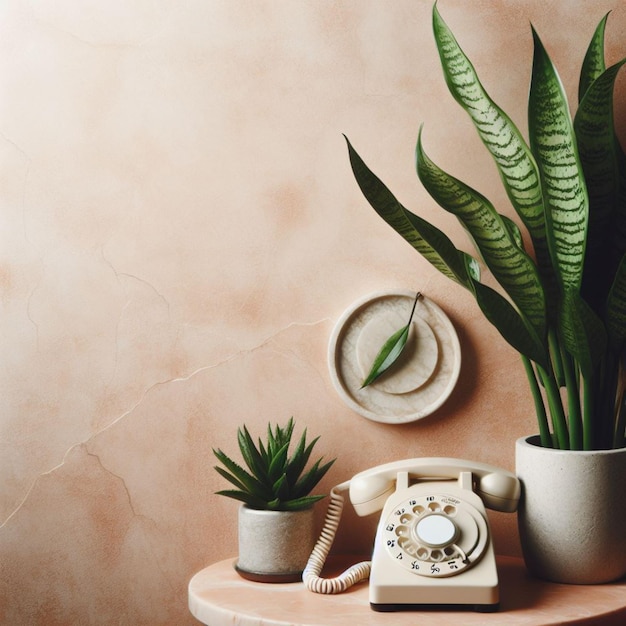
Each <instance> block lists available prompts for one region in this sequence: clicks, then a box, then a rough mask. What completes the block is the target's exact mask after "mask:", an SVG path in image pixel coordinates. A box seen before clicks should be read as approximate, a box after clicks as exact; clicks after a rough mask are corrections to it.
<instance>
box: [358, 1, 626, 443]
mask: <svg viewBox="0 0 626 626" xmlns="http://www.w3.org/2000/svg"><path fill="white" fill-rule="evenodd" d="M607 18H608V14H607V15H605V16H604V17H603V18H602V20H601V21H600V23H599V25H598V27H597V28H596V30H595V32H594V34H593V37H592V39H591V43H590V44H589V47H588V49H587V52H586V55H585V59H584V62H583V66H582V69H581V74H580V81H579V103H578V107H577V111H576V114H575V117H574V119H573V120H572V118H571V116H570V111H569V105H568V102H567V98H566V95H565V92H564V89H563V86H562V83H561V80H560V78H559V75H558V73H557V70H556V68H555V67H554V65H553V63H552V61H551V59H550V57H549V55H548V53H547V52H546V49H545V48H544V46H543V44H542V42H541V39H540V38H539V36H538V34H537V33H536V32H535V30H534V29H532V37H533V43H534V52H533V64H532V76H531V85H530V93H529V96H528V136H529V141H528V142H526V140H525V139H524V137H523V136H522V133H521V132H520V131H519V130H518V128H517V126H516V125H515V124H514V123H513V121H512V120H511V119H510V118H509V116H508V115H507V114H506V113H505V112H504V111H503V110H502V109H501V108H500V107H499V106H498V105H497V104H496V103H495V102H494V101H493V100H492V99H491V97H490V96H489V95H488V93H487V91H486V90H485V89H484V87H483V85H482V83H481V82H480V80H479V78H478V75H477V73H476V70H475V69H474V67H473V65H472V63H471V62H470V60H469V59H468V58H467V56H466V55H465V53H464V52H463V50H462V49H461V47H460V45H459V44H458V42H457V40H456V38H455V37H454V35H453V33H452V31H451V30H450V29H449V28H448V26H447V25H446V23H445V22H444V20H443V19H442V18H441V15H440V14H439V12H438V10H437V7H436V5H435V6H434V7H433V31H434V36H435V42H436V45H437V49H438V51H439V56H440V59H441V63H442V67H443V74H444V77H445V79H446V82H447V85H448V88H449V90H450V92H451V94H452V96H453V97H454V98H455V99H456V101H457V102H458V103H459V104H460V105H461V107H462V108H463V110H464V111H465V112H466V113H467V114H468V115H469V116H470V118H471V120H472V122H473V123H474V125H475V127H476V130H477V132H478V134H479V136H480V138H481V139H482V142H483V144H484V145H485V147H486V148H487V150H488V151H489V153H490V154H491V156H492V157H493V159H494V161H495V164H496V167H497V169H498V172H499V174H500V178H501V181H502V184H503V186H504V189H505V190H506V192H507V195H508V198H509V200H510V202H511V205H512V207H513V209H514V210H515V213H516V214H517V216H518V218H519V220H520V221H521V224H522V226H523V227H524V228H525V229H526V231H527V235H528V237H526V238H525V237H524V236H523V234H522V231H521V228H520V226H519V225H518V224H517V223H516V222H515V221H514V220H512V219H510V218H509V217H507V216H505V215H502V214H500V213H499V212H498V211H497V210H496V208H495V207H494V206H493V204H492V203H491V202H490V201H489V200H488V199H487V198H486V197H484V196H483V195H482V194H480V193H479V192H478V191H476V190H475V189H473V188H472V187H470V186H469V185H467V184H466V183H464V182H462V181H461V180H458V179H457V178H455V177H453V176H452V175H450V174H449V173H447V172H446V171H444V170H443V169H441V168H440V167H439V166H438V165H436V164H435V163H434V162H433V161H432V160H431V159H430V158H429V157H428V155H427V154H426V152H425V150H424V146H423V139H422V135H423V128H420V132H419V136H418V140H417V147H416V169H417V175H418V177H419V179H420V181H421V182H422V184H423V185H424V187H425V189H426V190H427V191H428V193H429V194H430V195H431V196H432V198H433V199H434V200H435V201H436V202H437V203H438V204H439V205H440V206H441V207H442V208H443V209H445V210H446V211H449V212H450V213H452V214H454V215H455V216H456V217H457V218H458V219H459V220H460V222H461V223H462V224H463V226H464V228H465V229H466V231H467V232H468V234H469V235H470V238H471V240H472V241H473V243H474V245H475V246H476V248H477V250H478V252H479V255H480V258H481V259H482V261H483V262H484V265H485V266H486V267H487V268H488V270H489V271H490V272H491V273H492V275H493V276H494V278H495V279H496V281H497V283H498V284H499V286H500V287H499V288H498V289H494V288H492V287H490V286H488V285H486V284H485V283H484V282H481V272H480V264H479V262H478V261H477V260H476V259H475V258H474V257H473V256H471V255H469V254H468V253H466V252H464V251H462V250H460V249H458V248H457V247H456V246H455V245H454V243H453V242H452V241H451V240H450V239H449V238H448V237H447V236H446V235H445V234H444V233H443V232H442V231H440V230H439V229H437V228H436V227H435V226H433V225H432V224H430V223H428V222H427V221H426V220H424V219H423V218H421V217H419V216H418V215H416V214H414V213H412V212H410V211H409V210H408V209H406V208H405V207H404V206H403V205H402V204H401V203H400V202H399V201H398V200H397V199H396V197H395V196H394V195H393V194H392V193H391V191H390V190H389V189H388V188H387V187H386V186H385V184H384V183H383V182H382V181H381V180H380V179H379V178H378V177H377V176H376V175H375V174H374V173H373V172H372V171H371V170H370V169H369V167H368V166H367V165H366V164H365V163H364V161H363V160H362V159H361V157H360V156H359V154H358V153H357V152H356V150H355V149H354V148H353V146H352V145H351V143H350V141H349V140H348V139H347V138H346V141H347V143H348V152H349V157H350V162H351V166H352V170H353V172H354V175H355V178H356V180H357V182H358V184H359V186H360V188H361V191H362V192H363V194H364V196H365V197H366V199H367V200H368V201H369V203H370V204H371V206H372V207H373V208H374V210H375V211H376V212H377V213H378V214H379V215H380V216H381V217H382V218H383V219H384V220H385V221H386V222H387V223H388V224H389V225H390V226H391V227H392V228H394V229H395V230H396V231H397V232H398V233H399V234H400V235H402V237H404V239H406V240H407V241H408V242H409V243H410V244H411V245H412V246H413V247H414V248H415V249H416V250H417V251H418V252H420V253H421V254H422V255H423V256H424V257H425V258H426V259H427V260H428V261H429V262H430V263H432V264H433V265H434V266H435V267H436V268H437V269H438V270H439V271H441V272H442V273H443V274H444V275H446V276H447V277H448V278H450V279H451V280H453V281H455V282H456V283H458V284H459V285H461V286H463V287H465V288H466V289H468V290H469V291H470V292H471V293H472V294H473V295H474V296H475V298H476V302H477V304H478V306H479V308H480V309H481V311H482V312H483V314H484V315H485V317H486V318H487V319H488V320H489V322H491V323H492V324H493V325H494V326H495V327H496V328H497V330H498V331H499V332H500V334H501V335H502V336H503V337H504V339H505V340H506V341H507V342H508V343H509V344H510V345H511V346H512V347H513V348H515V349H516V350H517V351H518V352H519V353H520V355H521V358H522V361H523V364H524V369H525V372H526V375H527V377H528V381H529V384H530V389H531V392H532V395H533V398H534V404H535V410H536V414H537V419H538V425H539V433H540V436H541V444H542V445H543V446H545V447H558V448H561V449H587V450H589V449H604V448H611V447H622V446H624V445H626V441H625V437H624V434H625V433H624V429H625V422H626V418H625V417H624V413H625V411H624V409H622V404H626V402H624V403H623V402H622V401H623V395H624V394H623V391H624V386H626V385H625V384H624V381H623V378H624V377H625V372H624V367H623V366H622V365H621V362H622V360H624V359H623V357H624V339H625V338H626V256H625V253H626V157H625V156H624V153H623V151H622V148H621V146H620V144H619V141H618V140H617V137H616V134H615V130H614V123H613V90H614V89H613V88H614V84H615V79H616V76H617V74H618V72H619V70H620V68H621V67H622V65H623V64H624V63H625V62H626V59H623V60H621V61H619V62H618V63H615V64H614V65H612V66H611V67H608V68H607V67H606V66H605V60H604V33H605V27H606V23H607ZM528 239H529V240H530V242H531V243H532V252H527V251H526V250H525V249H524V241H525V240H528ZM562 389H564V390H565V393H561V390H562Z"/></svg>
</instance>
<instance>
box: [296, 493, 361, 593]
mask: <svg viewBox="0 0 626 626" xmlns="http://www.w3.org/2000/svg"><path fill="white" fill-rule="evenodd" d="M349 486H350V482H349V481H348V482H346V483H342V484H341V485H337V486H336V487H333V488H332V489H331V491H330V502H329V504H328V510H327V512H326V519H325V520H324V527H323V529H322V532H321V534H320V537H319V539H318V540H317V543H316V544H315V547H314V548H313V552H311V556H310V557H309V561H308V563H307V564H306V567H305V568H304V571H303V572H302V581H303V582H304V584H305V586H306V588H307V589H309V591H313V592H315V593H327V594H330V593H341V592H342V591H345V590H346V589H348V588H349V587H352V585H354V584H356V583H358V582H360V581H362V580H366V579H367V578H369V575H370V568H371V561H362V562H361V563H357V564H355V565H353V566H352V567H349V568H348V569H347V570H346V571H345V572H343V573H342V574H340V575H339V576H337V577H335V578H321V577H320V574H321V572H322V569H323V568H324V564H325V563H326V559H327V557H328V553H329V552H330V549H331V547H332V545H333V542H334V540H335V536H336V534H337V528H338V527H339V520H340V519H341V513H342V511H343V502H344V499H343V496H342V495H341V493H340V492H341V491H346V490H347V489H348V488H349Z"/></svg>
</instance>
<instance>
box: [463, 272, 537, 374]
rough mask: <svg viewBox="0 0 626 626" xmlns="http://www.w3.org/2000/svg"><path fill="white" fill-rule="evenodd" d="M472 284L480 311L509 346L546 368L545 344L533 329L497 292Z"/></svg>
mask: <svg viewBox="0 0 626 626" xmlns="http://www.w3.org/2000/svg"><path fill="white" fill-rule="evenodd" d="M472 283H473V285H472V291H473V293H474V296H475V298H476V302H477V303H478V306H479V307H480V310H481V311H482V312H483V315H484V316H485V317H486V318H487V319H488V320H489V321H490V322H491V323H492V324H493V325H494V326H495V327H496V329H497V330H498V332H499V333H500V334H501V335H502V337H503V338H504V339H505V340H506V341H507V342H508V343H509V345H511V346H512V347H513V348H515V350H517V351H518V352H519V353H520V354H523V355H524V356H525V357H527V358H528V359H530V360H531V361H534V362H535V363H539V365H541V366H542V367H546V365H547V363H548V357H547V348H546V344H545V341H544V340H543V339H542V338H540V337H539V336H538V335H537V333H536V331H535V329H534V328H533V327H532V326H531V325H530V324H528V322H526V321H525V320H524V319H523V318H522V317H521V316H520V315H519V313H518V312H517V310H516V309H515V307H513V305H511V303H510V302H509V301H508V300H507V299H506V298H504V297H503V296H502V295H501V294H499V293H498V292H497V291H495V290H494V289H492V288H491V287H489V286H488V285H484V284H482V283H480V282H478V281H472Z"/></svg>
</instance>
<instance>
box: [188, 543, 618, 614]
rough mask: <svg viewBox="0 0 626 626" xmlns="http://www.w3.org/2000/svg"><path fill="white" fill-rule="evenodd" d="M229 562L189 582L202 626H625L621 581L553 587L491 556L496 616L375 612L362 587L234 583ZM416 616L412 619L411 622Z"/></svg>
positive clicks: (338, 560)
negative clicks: (318, 589) (331, 589)
mask: <svg viewBox="0 0 626 626" xmlns="http://www.w3.org/2000/svg"><path fill="white" fill-rule="evenodd" d="M359 560H360V559H359V557H358V556H355V555H351V556H342V557H334V558H332V557H331V559H329V563H330V564H329V565H328V566H327V568H326V569H325V570H324V575H325V576H327V577H330V576H334V575H336V574H338V573H339V572H340V571H342V570H343V569H345V567H347V566H348V565H350V564H351V563H356V562H357V561H359ZM235 561H236V559H227V560H225V561H220V562H219V563H215V564H213V565H211V566H209V567H206V568H205V569H203V570H201V571H199V572H198V573H197V574H196V575H195V576H194V577H193V578H192V579H191V581H190V582H189V610H190V611H191V613H192V615H193V616H194V617H195V618H196V619H198V620H199V621H200V622H202V623H203V624H206V625H208V626H225V625H227V624H237V625H238V626H285V625H287V624H290V625H297V626H352V625H354V624H359V626H378V625H381V626H382V625H384V626H389V625H390V624H393V626H405V625H406V626H409V625H411V626H414V625H415V624H416V623H419V624H420V626H429V625H430V624H432V625H433V626H435V625H437V626H442V625H444V624H463V626H472V625H473V624H476V625H481V626H484V625H485V624H493V625H494V626H506V625H508V624H512V625H516V626H526V625H533V626H539V625H547V624H577V625H582V624H597V625H602V626H614V625H615V626H623V624H626V581H625V580H621V581H619V582H617V583H610V584H605V585H560V584H555V583H549V582H545V581H541V580H538V579H535V578H532V577H531V576H530V575H529V574H528V573H527V572H526V569H525V567H524V564H523V561H522V560H521V559H518V558H514V557H506V556H499V557H497V564H498V573H499V578H500V610H499V611H498V612H497V613H474V612H471V611H464V612H459V611H445V610H437V611H434V610H433V611H419V612H416V611H412V612H398V613H393V615H392V614H390V613H377V612H376V611H373V610H372V609H370V606H369V600H368V589H367V583H361V584H358V585H356V586H354V587H352V588H351V589H349V590H348V591H346V592H345V593H342V594H337V595H319V594H315V593H312V592H310V591H307V589H305V587H304V585H303V584H302V583H289V584H272V583H256V582H251V581H248V580H244V579H243V578H241V577H240V576H239V575H238V574H237V573H236V572H235V569H234V564H235ZM418 616H419V617H418Z"/></svg>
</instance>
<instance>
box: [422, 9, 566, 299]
mask: <svg viewBox="0 0 626 626" xmlns="http://www.w3.org/2000/svg"><path fill="white" fill-rule="evenodd" d="M433 30H434V35H435V43H436V45H437V49H438V51H439V57H440V59H441V64H442V67H443V73H444V76H445V79H446V83H447V85H448V89H449V90H450V93H451V94H452V96H453V97H454V99H455V100H456V101H457V102H458V103H459V104H460V105H461V107H463V109H464V110H465V111H466V113H468V115H469V116H470V118H471V119H472V122H473V123H474V126H475V127H476V130H477V131H478V134H479V136H480V138H481V140H482V142H483V143H484V145H485V147H486V148H487V149H488V150H489V152H490V154H491V156H492V157H493V159H494V161H495V163H496V166H497V168H498V172H499V174H500V177H501V179H502V182H503V185H504V188H505V190H506V193H507V195H508V196H509V199H510V201H511V204H512V205H513V207H514V208H515V210H516V212H517V214H518V215H519V216H520V218H521V220H522V222H523V223H524V225H525V226H526V228H527V229H528V232H529V233H530V236H531V239H532V242H533V248H534V250H535V255H536V257H537V265H538V267H539V272H540V274H541V276H542V278H543V281H544V284H545V286H546V289H547V290H549V291H550V292H551V293H555V292H556V289H555V286H554V279H553V276H552V274H553V270H552V264H551V260H550V255H549V250H548V243H547V239H546V232H545V218H544V213H543V197H542V191H541V185H540V179H539V172H538V170H537V165H536V163H535V160H534V157H533V155H532V153H531V150H530V148H529V147H528V145H527V143H526V141H525V140H524V138H523V136H522V134H521V133H520V131H519V130H518V128H517V127H516V125H515V124H514V123H513V122H512V121H511V119H510V118H509V116H508V115H507V114H506V113H505V112H504V111H503V110H502V109H501V108H500V107H499V106H498V105H497V104H496V103H495V102H494V101H493V100H492V99H491V97H490V96H489V94H488V93H487V92H486V91H485V89H484V87H483V86H482V84H481V82H480V80H479V78H478V75H477V74H476V71H475V69H474V66H473V65H472V63H471V61H470V60H469V59H468V58H467V56H466V55H465V53H464V52H463V50H462V49H461V47H460V46H459V44H458V42H457V40H456V38H455V37H454V35H453V33H452V31H451V30H450V28H449V27H448V25H447V24H446V23H445V21H444V20H443V19H442V17H441V15H440V14H439V12H438V11H437V7H436V6H435V7H433ZM555 301H556V298H555V297H552V298H551V299H550V303H555ZM552 308H553V310H556V304H553V305H552Z"/></svg>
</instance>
